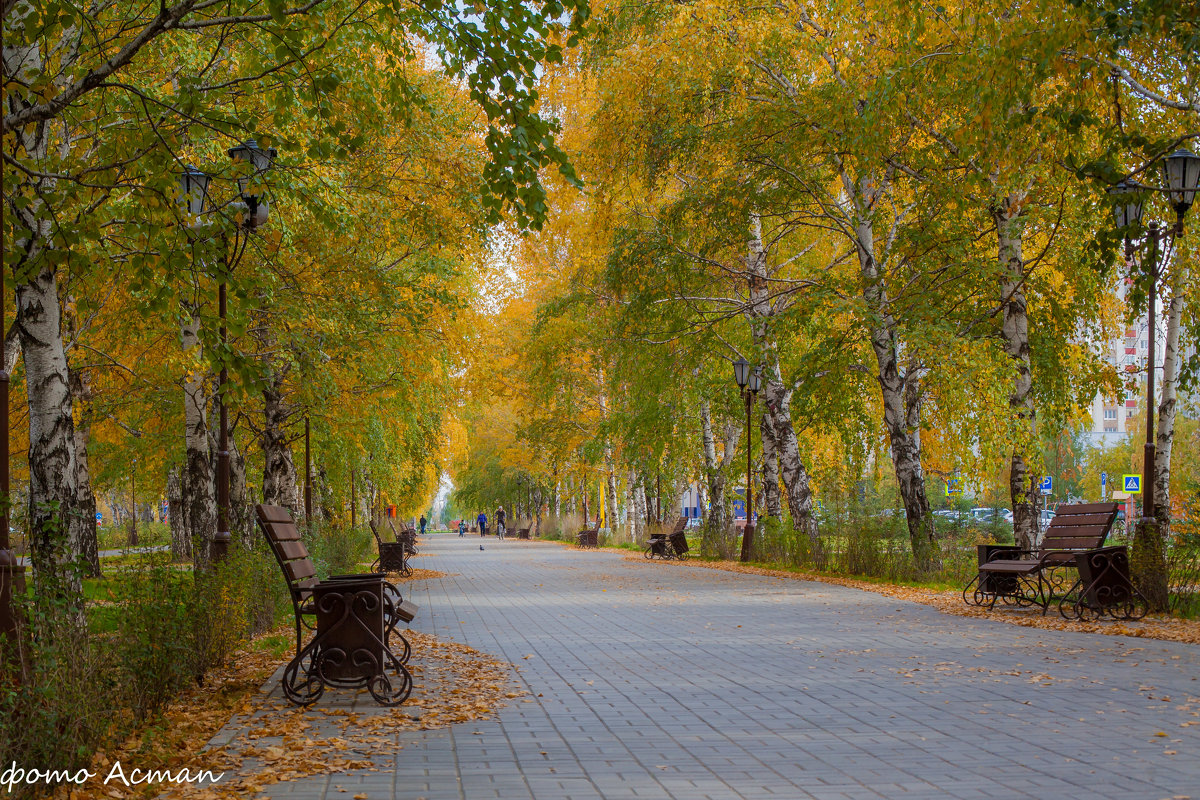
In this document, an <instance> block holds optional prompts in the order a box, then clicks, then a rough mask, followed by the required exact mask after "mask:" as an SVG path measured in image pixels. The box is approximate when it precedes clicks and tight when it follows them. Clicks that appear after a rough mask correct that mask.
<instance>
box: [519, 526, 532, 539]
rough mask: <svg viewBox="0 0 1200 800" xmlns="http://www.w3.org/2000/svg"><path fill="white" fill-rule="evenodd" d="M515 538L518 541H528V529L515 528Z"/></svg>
mask: <svg viewBox="0 0 1200 800" xmlns="http://www.w3.org/2000/svg"><path fill="white" fill-rule="evenodd" d="M517 538H518V539H528V538H529V528H517Z"/></svg>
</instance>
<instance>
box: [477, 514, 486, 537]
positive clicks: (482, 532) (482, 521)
mask: <svg viewBox="0 0 1200 800" xmlns="http://www.w3.org/2000/svg"><path fill="white" fill-rule="evenodd" d="M475 521H476V522H478V523H479V538H481V539H482V538H483V537H484V536H487V514H485V513H483V512H482V511H480V512H479V516H478V517H476V518H475Z"/></svg>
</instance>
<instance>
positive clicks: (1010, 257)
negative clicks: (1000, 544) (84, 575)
mask: <svg viewBox="0 0 1200 800" xmlns="http://www.w3.org/2000/svg"><path fill="white" fill-rule="evenodd" d="M1024 200H1025V192H1020V193H1014V194H1010V195H1008V196H1007V197H1006V198H1004V201H1003V202H1001V203H1000V204H999V206H997V207H996V208H995V209H993V211H992V219H993V221H994V222H995V225H996V238H997V257H998V260H999V262H1000V274H1001V275H1002V278H1001V284H1000V302H1001V304H1002V305H1003V308H1004V325H1003V328H1002V333H1003V336H1004V344H1005V351H1006V352H1007V353H1008V357H1009V359H1010V360H1011V361H1012V365H1013V371H1014V374H1013V390H1012V393H1011V394H1010V395H1009V398H1008V407H1009V409H1010V410H1011V411H1012V412H1013V414H1014V415H1015V418H1016V422H1017V424H1018V425H1019V427H1020V430H1018V431H1017V432H1016V435H1015V439H1016V444H1015V446H1014V448H1013V452H1012V461H1011V464H1010V470H1009V479H1008V490H1009V496H1010V499H1011V501H1012V511H1013V533H1014V535H1015V536H1016V542H1017V544H1018V545H1020V546H1021V547H1023V548H1026V549H1030V548H1032V547H1033V546H1034V545H1035V544H1036V539H1037V515H1036V512H1035V510H1034V505H1033V502H1032V499H1031V498H1030V497H1029V487H1030V483H1029V466H1028V464H1027V463H1026V461H1025V456H1026V446H1025V442H1026V441H1028V437H1029V436H1031V435H1032V425H1033V415H1034V409H1033V393H1032V392H1031V391H1030V390H1031V388H1032V386H1033V375H1032V372H1031V371H1030V366H1029V315H1028V312H1027V307H1026V303H1025V259H1024V255H1023V252H1022V233H1023V227H1024V221H1023V220H1022V219H1021V217H1020V210H1021V204H1022V203H1023V202H1024Z"/></svg>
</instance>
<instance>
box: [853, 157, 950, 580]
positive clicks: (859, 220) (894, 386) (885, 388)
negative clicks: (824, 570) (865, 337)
mask: <svg viewBox="0 0 1200 800" xmlns="http://www.w3.org/2000/svg"><path fill="white" fill-rule="evenodd" d="M841 178H842V185H843V189H844V190H845V193H846V197H847V198H848V201H849V202H848V211H849V214H848V216H849V222H850V225H851V228H852V230H853V239H854V245H855V250H856V251H857V255H858V262H859V273H860V277H861V280H862V296H863V300H864V301H865V303H866V312H867V315H868V331H869V334H870V338H871V349H872V350H873V351H874V353H875V361H876V365H877V367H878V372H877V376H876V377H877V379H878V381H879V388H880V393H881V395H882V400H883V422H884V426H885V427H886V429H887V432H888V440H889V442H890V444H891V450H892V466H893V468H894V469H895V472H896V482H897V484H898V485H899V489H900V497H901V499H902V500H903V501H904V512H905V518H906V520H907V522H908V535H909V540H910V543H911V546H912V552H913V558H914V560H915V561H916V563H917V566H918V568H919V569H922V570H931V569H934V568H936V566H937V564H938V562H939V561H940V557H939V554H938V547H937V539H936V536H935V533H934V528H933V515H932V513H931V512H930V508H929V499H928V497H927V496H926V494H925V473H924V470H923V469H922V466H921V440H920V425H919V417H918V418H917V419H916V422H917V424H916V425H914V424H913V421H914V419H913V416H914V415H913V413H912V412H917V413H918V414H919V403H918V402H914V401H915V400H919V397H920V388H919V385H918V381H919V376H918V375H915V374H914V375H909V376H905V375H901V373H900V353H899V334H898V330H897V327H898V326H897V325H896V320H895V317H894V316H893V315H892V309H891V302H890V301H889V299H888V292H887V286H886V283H885V282H884V276H883V272H882V270H881V268H880V264H879V263H878V262H877V261H876V257H875V247H876V243H875V229H874V222H873V220H872V207H873V206H874V204H875V201H876V200H877V199H878V197H879V194H880V190H879V188H877V185H876V184H875V183H874V182H873V180H872V179H871V178H870V177H863V178H862V179H860V180H859V181H857V182H856V181H855V180H854V179H852V178H851V177H850V175H849V174H848V173H847V172H846V171H845V170H842V173H841ZM910 393H912V394H911V399H910Z"/></svg>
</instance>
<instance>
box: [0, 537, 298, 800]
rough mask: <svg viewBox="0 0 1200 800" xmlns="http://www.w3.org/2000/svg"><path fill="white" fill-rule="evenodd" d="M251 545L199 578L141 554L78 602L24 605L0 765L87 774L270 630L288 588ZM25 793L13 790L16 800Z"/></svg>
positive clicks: (1, 694) (42, 597) (6, 689)
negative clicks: (21, 672) (18, 665)
mask: <svg viewBox="0 0 1200 800" xmlns="http://www.w3.org/2000/svg"><path fill="white" fill-rule="evenodd" d="M258 544H259V545H260V547H261V548H262V549H256V550H249V551H247V550H243V549H241V548H239V547H236V546H235V547H233V548H231V551H230V554H229V557H228V558H227V559H226V561H225V562H223V563H222V564H220V565H218V566H217V567H216V568H215V569H213V570H212V571H211V572H208V573H205V574H203V575H198V576H193V574H192V572H191V570H190V569H188V568H187V567H186V566H181V565H177V564H172V563H170V561H169V556H168V555H167V554H165V553H162V554H147V555H145V556H143V557H142V558H140V559H139V560H136V561H134V562H132V563H130V564H128V565H126V566H121V567H119V568H117V569H116V570H109V571H107V572H106V575H105V578H104V579H103V580H101V581H99V582H98V583H99V584H100V588H99V589H98V590H96V591H94V592H92V594H93V595H94V596H95V597H96V599H95V600H93V601H91V602H90V603H87V604H86V605H85V604H83V603H82V601H81V599H80V598H78V597H74V598H72V597H71V596H70V595H69V594H68V593H67V592H63V591H54V588H55V587H52V586H48V585H40V586H37V587H36V588H37V590H38V591H36V592H34V593H33V594H31V595H28V596H27V597H25V598H23V599H22V602H21V603H20V610H21V612H22V614H23V618H24V620H25V622H24V625H23V628H22V631H21V636H20V637H19V642H20V643H21V647H22V652H21V653H20V657H22V658H23V659H24V661H25V663H26V664H27V672H26V678H25V680H24V681H23V683H22V684H21V685H20V686H15V685H4V686H2V687H0V763H4V764H10V763H12V762H14V761H15V762H17V764H18V765H20V766H23V767H25V768H37V769H46V768H54V769H70V770H76V769H79V768H82V767H85V766H87V765H88V764H89V763H90V761H91V758H92V755H93V753H95V751H96V750H98V749H102V748H106V747H109V746H111V745H113V744H115V743H118V742H120V741H122V740H123V739H124V738H125V737H126V736H128V735H129V733H130V732H131V731H132V730H134V729H135V728H136V727H137V726H139V725H142V724H144V723H145V722H146V721H148V720H151V719H153V718H154V717H155V716H156V715H157V714H158V713H159V712H161V710H162V709H163V708H164V706H165V705H166V704H167V703H168V702H169V701H170V700H171V698H172V697H173V696H174V695H175V694H176V693H177V692H178V691H179V690H180V689H181V688H182V687H183V686H185V685H186V684H187V683H189V682H191V681H199V680H203V678H204V675H205V673H206V672H207V671H208V670H210V669H211V668H212V667H213V666H215V665H217V664H220V663H223V662H224V661H226V660H227V659H228V657H229V655H230V654H231V653H232V652H233V650H234V649H236V648H237V647H239V646H240V645H242V644H243V643H244V642H245V641H246V640H247V639H248V638H249V637H250V636H252V635H254V634H256V633H260V632H262V631H264V630H267V629H269V628H271V627H273V626H274V624H275V623H276V621H277V619H278V616H279V615H280V614H281V613H282V612H283V611H284V609H286V608H287V605H286V604H287V602H288V601H287V595H286V586H285V584H284V582H283V578H282V576H281V575H280V574H279V568H278V566H277V565H276V564H275V562H274V557H273V556H272V555H271V554H270V553H269V551H267V550H266V545H265V543H261V542H260V543H258ZM81 610H82V612H83V613H81ZM45 789H46V787H45V785H42V786H40V787H38V790H39V792H44V791H45ZM33 794H34V791H33V787H24V788H22V787H16V786H14V792H13V796H14V797H31V796H33Z"/></svg>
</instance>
